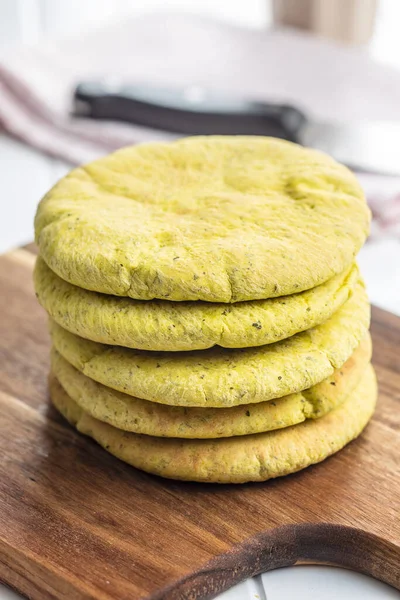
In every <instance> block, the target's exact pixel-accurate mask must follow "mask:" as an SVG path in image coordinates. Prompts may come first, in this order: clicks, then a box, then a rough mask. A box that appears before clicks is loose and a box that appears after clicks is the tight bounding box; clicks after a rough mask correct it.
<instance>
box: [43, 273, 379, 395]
mask: <svg viewBox="0 0 400 600" xmlns="http://www.w3.org/2000/svg"><path fill="white" fill-rule="evenodd" d="M369 318H370V308H369V303H368V299H367V296H366V293H365V289H364V286H363V284H362V282H361V281H359V282H358V283H357V285H356V287H355V289H354V293H353V294H352V295H351V297H350V299H349V300H348V301H347V302H346V303H345V304H344V305H343V306H342V307H341V308H340V309H339V310H338V311H337V312H336V313H335V314H334V315H333V316H332V317H331V318H330V319H329V320H328V321H326V323H323V324H322V325H318V326H317V327H314V328H313V329H309V330H308V331H305V332H302V333H298V334H297V335H295V336H293V337H291V338H289V339H287V340H282V341H280V342H276V343H275V344H269V345H268V346H259V347H258V348H245V349H243V348H242V349H234V350H233V349H225V348H220V347H218V346H216V347H214V348H210V349H208V350H198V351H194V352H181V353H178V352H145V351H143V350H131V349H128V348H121V347H119V346H105V345H103V344H99V343H97V342H91V341H89V340H85V339H83V338H81V337H78V336H76V335H74V334H72V333H69V332H67V331H66V330H65V329H62V327H60V326H59V325H57V324H56V323H54V322H52V323H51V335H52V339H53V344H54V346H55V348H56V349H57V350H58V352H59V353H60V354H61V355H62V356H63V357H64V358H65V359H66V360H67V361H68V362H69V363H71V364H72V365H73V366H74V367H75V368H76V369H78V370H79V371H81V372H82V373H84V374H85V375H87V376H88V377H90V378H91V379H94V380H95V381H98V382H99V383H103V384H104V385H107V386H108V387H111V388H113V389H116V390H119V391H121V392H125V393H127V394H129V395H131V396H135V397H137V398H143V399H145V400H151V401H153V402H159V403H161V404H170V405H176V406H199V407H229V406H236V405H239V404H250V403H254V402H263V401H266V400H271V399H274V398H279V397H281V396H285V395H287V394H290V393H294V392H299V391H301V390H304V389H307V388H309V387H311V386H312V385H315V384H316V383H319V382H320V381H322V380H323V379H326V378H327V377H329V376H330V375H331V374H332V373H333V370H334V369H335V368H340V367H341V366H342V365H343V363H344V362H345V361H346V360H347V359H348V358H349V357H350V356H351V354H352V353H353V351H354V349H355V348H356V347H357V346H358V345H359V343H360V341H361V340H362V338H363V337H364V335H365V334H366V332H367V330H368V327H369Z"/></svg>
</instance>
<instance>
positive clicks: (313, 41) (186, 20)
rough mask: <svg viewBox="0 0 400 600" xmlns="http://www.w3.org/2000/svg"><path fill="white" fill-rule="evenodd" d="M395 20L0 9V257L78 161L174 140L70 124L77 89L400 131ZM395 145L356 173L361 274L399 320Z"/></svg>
mask: <svg viewBox="0 0 400 600" xmlns="http://www.w3.org/2000/svg"><path fill="white" fill-rule="evenodd" d="M399 22H400V2H399V0H0V172H1V185H2V190H1V192H2V195H1V201H0V252H6V251H7V250H8V249H10V248H12V247H14V246H17V245H20V244H24V243H27V242H29V241H30V240H31V239H32V237H33V231H32V220H33V216H34V212H35V208H36V205H37V202H38V201H39V199H40V197H41V196H42V195H43V194H44V193H45V192H46V190H47V189H48V188H49V187H50V186H51V185H52V184H53V183H54V182H55V181H56V180H57V179H58V178H59V177H61V176H62V175H64V174H65V173H66V172H67V171H68V170H69V169H70V168H71V167H72V166H73V165H74V164H79V163H81V162H85V161H88V160H91V159H93V158H95V157H96V156H100V155H101V154H104V153H106V152H109V151H111V150H113V149H115V148H118V147H120V146H122V145H126V144H128V143H135V142H140V141H143V140H150V139H158V138H164V137H171V134H168V133H165V131H158V130H152V129H151V128H149V127H146V128H144V127H138V126H137V125H128V124H126V123H116V122H110V121H104V120H102V121H94V120H92V119H84V118H79V119H77V118H73V117H71V111H72V107H73V93H74V89H75V87H76V85H77V84H78V83H80V82H91V81H93V80H94V81H97V82H98V81H102V82H106V84H107V86H108V88H109V89H116V87H117V88H118V86H121V85H129V84H136V83H140V84H144V85H148V84H149V85H162V86H178V87H180V88H182V89H185V90H188V89H189V90H190V93H191V94H192V93H194V95H195V96H196V94H198V90H199V89H200V90H202V89H204V88H206V89H208V90H211V91H216V92H221V93H223V94H225V98H230V97H237V96H244V97H246V98H249V99H250V100H255V101H261V102H268V101H269V102H278V103H282V102H283V103H290V104H291V105H294V106H295V107H296V108H298V109H300V110H303V111H305V112H306V114H307V115H308V116H309V117H310V118H311V119H312V120H314V119H315V120H316V121H321V122H325V121H327V122H330V123H331V122H333V123H341V124H349V125H353V124H356V123H360V126H361V130H362V131H364V130H363V129H362V128H363V127H364V125H363V124H370V123H372V122H375V121H381V120H384V121H387V122H388V123H389V124H391V123H392V124H393V128H394V129H395V128H396V127H397V126H399V131H400V37H399V34H398V23H399ZM195 99H196V98H195ZM365 132H366V130H365V131H364V140H365V142H366V143H367V142H368V143H369V144H371V140H370V139H368V136H369V134H367V133H365ZM399 138H400V135H399ZM363 146H364V144H363V143H361V142H360V143H359V144H358V146H356V147H355V151H356V153H357V152H358V151H359V153H360V158H361V155H362V153H363ZM398 148H399V154H397V152H396V149H395V148H392V147H390V149H389V144H388V143H386V140H385V137H384V136H383V137H382V136H381V138H380V140H379V142H377V143H376V150H377V152H378V154H379V155H381V156H382V157H384V158H385V159H386V158H390V160H391V164H392V165H393V164H397V156H398V157H399V159H398V168H397V169H394V170H395V171H396V172H393V173H391V172H390V171H389V172H386V173H382V172H379V169H377V171H378V172H372V171H376V170H374V169H372V170H371V172H368V170H367V172H361V170H359V171H358V173H357V174H358V175H359V177H360V180H361V183H362V185H363V186H364V189H365V191H366V194H367V198H368V201H369V204H370V206H371V208H372V211H373V215H374V221H373V226H372V234H371V238H370V241H369V243H368V244H367V245H366V246H365V248H364V249H363V250H362V252H361V255H360V263H361V267H362V269H363V272H364V275H365V277H366V280H367V284H368V287H369V293H370V296H371V299H372V301H373V302H374V303H376V304H377V305H379V306H381V307H383V308H386V309H388V310H391V311H394V312H396V313H398V314H400V242H399V238H400V177H398V175H399V174H400V140H399V146H398ZM352 150H353V153H354V148H352ZM357 166H359V165H356V167H357ZM360 166H361V167H362V165H360Z"/></svg>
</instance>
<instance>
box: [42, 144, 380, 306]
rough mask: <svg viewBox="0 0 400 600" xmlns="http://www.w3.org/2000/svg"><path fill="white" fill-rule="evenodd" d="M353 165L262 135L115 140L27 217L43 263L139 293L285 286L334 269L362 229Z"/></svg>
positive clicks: (354, 248)
mask: <svg viewBox="0 0 400 600" xmlns="http://www.w3.org/2000/svg"><path fill="white" fill-rule="evenodd" d="M369 220H370V213H369V210H368V208H367V205H366V202H365V199H364V194H363V192H362V189H361V187H360V185H359V183H358V182H357V180H356V178H355V177H354V175H353V174H352V173H351V172H350V171H349V170H348V169H346V168H345V167H343V166H342V165H339V164H337V163H336V162H335V161H334V160H333V159H331V158H330V157H328V156H326V155H324V154H322V153H320V152H317V151H315V150H310V149H306V148H303V147H301V146H298V145H296V144H292V143H290V142H285V141H282V140H276V139H273V138H263V137H260V136H256V137H241V136H234V137H229V136H220V137H218V136H217V137H213V136H210V137H194V138H187V139H184V140H179V141H176V142H173V143H151V144H144V145H139V146H134V147H130V148H125V149H123V150H120V151H118V152H116V153H114V154H111V155H110V156H107V157H105V158H101V159H99V160H97V161H95V162H93V163H91V164H89V165H86V166H84V167H80V168H78V169H75V170H74V171H72V172H71V173H70V174H69V175H68V176H67V177H65V178H64V179H62V180H61V181H59V182H58V183H57V184H56V185H55V187H54V188H53V189H52V190H50V192H48V194H47V195H46V196H45V197H44V199H43V200H42V202H41V203H40V205H39V208H38V211H37V214H36V219H35V234H36V242H37V244H38V246H39V248H40V254H41V255H42V256H43V258H44V260H45V261H46V263H47V264H48V266H49V267H50V268H51V269H52V270H53V271H54V272H55V273H57V274H58V275H59V276H60V277H62V279H64V280H66V281H69V282H70V283H73V284H75V285H77V286H79V287H82V288H85V289H88V290H94V291H98V292H103V293H106V294H114V295H117V296H129V297H131V298H137V299H141V300H151V299H153V298H160V299H168V300H179V301H181V300H206V301H210V302H236V301H240V300H257V299H265V298H273V297H277V296H283V295H290V294H294V293H297V292H300V291H303V290H306V289H310V288H313V287H315V286H317V285H319V284H321V283H323V282H325V281H327V280H328V279H330V278H331V277H334V276H335V275H337V274H339V273H342V272H343V271H344V270H345V269H346V268H347V267H348V266H350V264H351V263H352V262H353V261H354V257H355V256H356V254H357V252H358V251H359V249H360V248H361V246H362V245H363V243H364V241H365V239H366V236H367V233H368V230H369Z"/></svg>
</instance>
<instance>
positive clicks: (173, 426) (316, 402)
mask: <svg viewBox="0 0 400 600" xmlns="http://www.w3.org/2000/svg"><path fill="white" fill-rule="evenodd" d="M370 359H371V338H370V336H369V334H367V336H366V338H365V339H364V340H363V341H362V342H361V344H360V346H359V347H358V348H357V349H356V350H355V351H354V353H353V354H352V356H351V357H350V358H349V360H348V361H347V362H346V363H345V364H344V365H343V366H342V367H341V368H340V369H335V371H334V373H333V374H332V375H331V376H330V377H328V379H325V380H324V381H322V382H321V383H319V384H317V385H315V386H314V387H312V388H310V389H308V390H304V392H303V393H298V394H291V395H289V396H284V397H283V398H278V399H276V400H270V401H268V402H260V403H258V404H251V405H247V406H246V405H241V406H235V407H232V408H184V407H181V406H167V405H163V404H158V403H156V402H148V401H147V400H141V399H139V398H134V397H132V396H128V395H127V394H123V393H121V392H117V391H116V390H113V389H111V388H109V387H106V386H104V385H102V384H101V383H97V382H96V381H93V380H92V379H90V378H89V377H86V376H85V375H83V374H82V373H80V372H79V371H78V370H77V369H75V368H74V367H73V366H72V365H70V364H69V363H68V362H67V361H66V360H65V359H64V358H63V357H62V356H61V354H59V353H58V352H57V350H55V349H54V348H53V350H52V353H51V370H52V373H53V375H54V376H55V377H56V378H57V379H58V381H59V382H60V383H61V385H62V387H63V388H64V390H65V391H66V392H67V394H68V395H69V396H70V398H72V400H74V402H76V403H77V404H78V406H80V407H81V408H82V410H84V411H85V412H86V413H88V414H89V415H91V416H92V417H94V418H95V419H98V420H99V421H103V422H104V423H109V424H110V425H113V426H114V427H116V428H117V429H123V430H124V431H133V432H134V433H142V434H146V435H153V436H156V437H176V438H219V437H231V436H236V435H248V434H252V433H259V432H264V431H272V430H275V429H281V428H283V427H289V426H291V425H296V424H298V423H301V422H302V421H304V420H305V419H306V418H309V419H315V418H320V417H322V416H323V415H325V414H326V413H328V412H329V411H330V410H332V409H333V408H335V407H336V406H339V405H340V404H341V403H342V402H343V401H344V400H345V398H346V397H347V396H348V395H349V394H350V393H351V392H352V391H353V389H354V388H355V387H356V385H357V383H358V382H359V380H360V379H361V376H362V374H363V372H364V371H365V369H366V367H367V365H368V363H369V361H370Z"/></svg>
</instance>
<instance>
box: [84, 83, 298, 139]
mask: <svg viewBox="0 0 400 600" xmlns="http://www.w3.org/2000/svg"><path fill="white" fill-rule="evenodd" d="M73 114H74V115H75V116H80V117H87V118H91V119H106V120H111V121H125V122H128V123H133V124H136V125H141V126H144V127H149V128H152V129H161V130H164V131H170V132H174V133H182V134H191V135H209V134H214V135H269V136H274V137H278V138H282V139H286V140H290V141H294V142H297V141H298V139H299V132H300V130H301V129H302V127H303V126H304V124H305V123H306V121H307V119H306V116H305V115H304V113H303V112H301V111H300V110H298V109H297V108H295V107H294V106H290V105H286V104H269V103H264V102H253V101H250V100H246V99H244V98H240V97H239V98H238V97H234V96H232V97H231V96H228V95H221V94H215V93H211V92H208V91H207V90H204V89H202V88H198V87H190V88H185V89H178V88H157V87H152V86H144V85H142V86H139V85H132V86H122V85H121V86H112V87H111V86H110V85H107V84H104V83H89V82H88V83H81V84H79V85H78V86H77V88H76V90H75V94H74V113H73Z"/></svg>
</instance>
